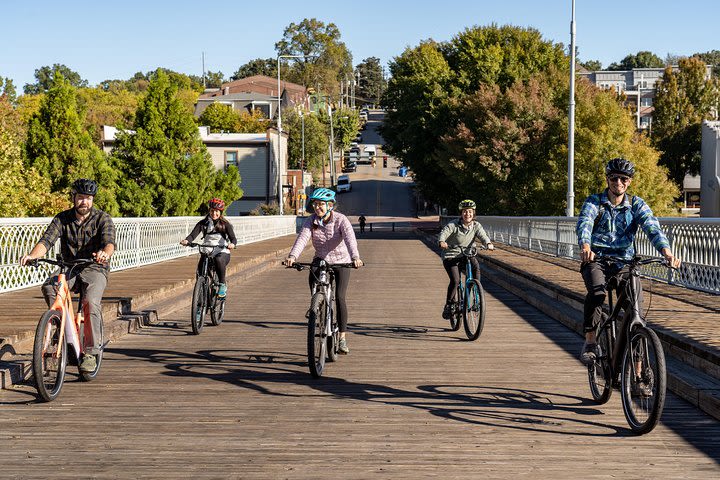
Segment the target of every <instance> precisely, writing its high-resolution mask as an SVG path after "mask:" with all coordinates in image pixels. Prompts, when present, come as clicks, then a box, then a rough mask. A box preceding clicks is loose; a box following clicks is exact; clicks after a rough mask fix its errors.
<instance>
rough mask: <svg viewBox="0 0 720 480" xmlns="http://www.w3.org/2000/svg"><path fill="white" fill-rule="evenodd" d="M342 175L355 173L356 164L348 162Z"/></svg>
mask: <svg viewBox="0 0 720 480" xmlns="http://www.w3.org/2000/svg"><path fill="white" fill-rule="evenodd" d="M342 171H343V173H350V172H357V162H354V161H352V160H349V161H347V162H346V163H345V166H344V167H343V169H342Z"/></svg>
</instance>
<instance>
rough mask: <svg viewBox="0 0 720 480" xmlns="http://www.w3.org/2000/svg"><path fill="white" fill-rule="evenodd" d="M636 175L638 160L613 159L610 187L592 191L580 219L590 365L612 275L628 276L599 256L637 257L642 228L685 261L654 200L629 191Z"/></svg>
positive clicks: (585, 355)
mask: <svg viewBox="0 0 720 480" xmlns="http://www.w3.org/2000/svg"><path fill="white" fill-rule="evenodd" d="M634 176H635V166H634V165H633V164H632V162H630V161H628V160H626V159H624V158H613V159H612V160H610V161H609V162H608V163H607V165H606V167H605V178H606V181H607V188H606V189H605V191H603V192H602V193H597V194H594V195H590V196H589V197H588V198H587V199H586V200H585V203H584V204H583V206H582V208H581V209H580V216H579V217H578V223H577V236H578V245H579V246H580V261H581V262H582V265H581V267H580V273H582V277H583V280H584V281H585V287H586V288H587V291H588V293H587V296H586V297H585V308H584V315H583V318H584V324H583V330H584V332H585V345H584V346H583V351H582V353H581V356H580V360H581V361H582V362H583V363H584V364H586V365H591V364H592V363H593V362H594V361H595V358H596V357H597V345H596V344H595V333H596V332H595V328H596V327H597V325H598V323H599V322H600V317H601V315H602V306H603V303H604V302H605V295H606V292H605V283H606V280H607V279H608V278H610V277H612V276H616V275H618V274H620V276H621V279H622V280H625V279H626V278H627V273H626V272H623V269H622V265H616V264H612V265H607V264H605V263H599V262H597V261H595V255H596V254H599V255H610V256H614V257H621V258H625V259H631V258H632V257H633V256H634V255H635V247H634V245H633V241H634V240H635V233H636V232H637V229H638V227H640V228H642V230H643V231H644V232H645V234H646V235H647V238H648V240H650V242H651V243H652V245H653V247H655V248H656V249H657V250H658V252H660V254H661V255H662V256H663V257H665V260H667V262H668V264H670V265H672V266H673V267H676V268H677V267H678V266H680V260H679V259H678V258H675V256H674V255H673V253H672V251H671V250H670V243H669V242H668V239H667V238H666V237H665V234H664V233H663V231H662V230H661V229H660V223H659V222H658V220H657V218H655V216H654V215H653V212H652V210H650V207H649V206H648V204H647V203H645V201H644V200H643V199H642V198H640V197H637V196H633V195H629V194H628V193H627V189H628V188H629V187H630V184H631V183H632V179H633V177H634ZM641 301H642V300H641Z"/></svg>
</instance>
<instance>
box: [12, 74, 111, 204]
mask: <svg viewBox="0 0 720 480" xmlns="http://www.w3.org/2000/svg"><path fill="white" fill-rule="evenodd" d="M49 87H50V88H49V89H48V91H47V94H46V95H45V96H44V97H43V99H42V102H41V104H40V109H39V111H38V112H37V113H36V114H34V115H33V117H32V118H31V120H30V124H29V128H28V136H27V141H26V143H25V153H26V158H27V166H28V167H34V168H35V169H36V170H37V171H38V172H40V174H41V175H43V176H44V177H45V178H48V179H50V182H51V191H52V192H62V193H67V192H69V190H70V186H71V185H72V183H73V182H74V181H75V180H76V179H77V178H92V179H95V180H96V181H97V182H98V183H99V184H100V185H101V187H102V188H101V189H100V191H99V193H98V195H97V197H96V204H97V206H98V208H102V209H103V210H105V211H107V212H108V213H110V214H112V215H115V214H117V213H118V204H117V201H116V199H115V194H114V193H115V185H116V179H117V173H116V170H115V168H113V167H112V166H111V164H110V162H109V161H108V158H107V156H106V155H105V154H104V153H103V152H102V150H100V148H99V147H98V146H97V145H95V144H94V143H93V140H92V138H91V136H90V134H89V133H88V132H87V130H85V128H84V118H83V117H84V115H83V113H84V112H82V111H81V110H80V109H79V107H78V104H77V93H76V89H75V87H73V86H72V85H71V84H70V83H69V82H68V81H67V80H65V77H63V75H62V73H60V72H58V71H56V72H55V74H54V76H53V79H52V81H51V83H50V86H49Z"/></svg>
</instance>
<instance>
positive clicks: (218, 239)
mask: <svg viewBox="0 0 720 480" xmlns="http://www.w3.org/2000/svg"><path fill="white" fill-rule="evenodd" d="M208 207H210V211H209V212H208V214H207V216H206V217H205V218H203V219H202V220H200V221H199V222H198V223H197V225H195V228H193V230H192V232H190V235H188V236H187V237H185V238H184V239H183V240H182V241H181V242H180V245H187V244H188V243H190V242H191V241H193V240H194V239H195V238H196V237H197V236H198V235H200V234H201V233H202V234H203V243H204V244H205V245H214V246H217V247H218V248H219V249H220V253H218V254H217V255H215V257H213V260H214V261H215V271H216V272H217V275H218V282H220V288H219V289H218V297H224V296H225V295H226V294H227V285H226V284H225V271H226V270H227V266H228V263H230V250H232V249H233V248H235V244H236V243H237V238H235V231H234V230H233V227H232V224H231V223H230V222H228V221H227V219H226V218H225V217H224V216H223V214H222V212H223V210H225V202H223V201H222V200H220V199H219V198H213V199H212V200H210V201H209V202H208Z"/></svg>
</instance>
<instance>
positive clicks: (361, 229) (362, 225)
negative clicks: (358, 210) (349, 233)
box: [358, 215, 367, 233]
mask: <svg viewBox="0 0 720 480" xmlns="http://www.w3.org/2000/svg"><path fill="white" fill-rule="evenodd" d="M358 222H360V233H365V223H366V222H367V219H366V218H365V215H360V218H358Z"/></svg>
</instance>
